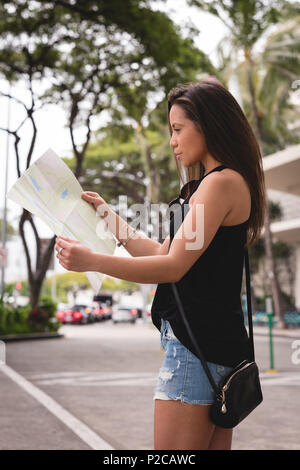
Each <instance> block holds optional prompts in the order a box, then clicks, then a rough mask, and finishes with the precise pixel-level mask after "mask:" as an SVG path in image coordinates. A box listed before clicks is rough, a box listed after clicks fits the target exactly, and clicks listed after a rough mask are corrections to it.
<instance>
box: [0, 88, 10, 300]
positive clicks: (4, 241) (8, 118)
mask: <svg viewBox="0 0 300 470" xmlns="http://www.w3.org/2000/svg"><path fill="white" fill-rule="evenodd" d="M10 92H11V85H10V84H9V91H8V95H9V97H8V108H7V136H6V163H5V179H4V204H3V221H2V248H4V249H5V245H6V211H7V203H6V193H7V180H8V161H9V137H10V135H9V132H8V131H9V129H10ZM4 290H5V262H4V263H3V265H2V267H1V298H2V299H3V296H4Z"/></svg>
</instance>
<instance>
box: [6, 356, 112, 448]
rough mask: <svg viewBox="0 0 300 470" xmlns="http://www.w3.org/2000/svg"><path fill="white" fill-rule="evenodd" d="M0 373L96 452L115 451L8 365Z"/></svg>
mask: <svg viewBox="0 0 300 470" xmlns="http://www.w3.org/2000/svg"><path fill="white" fill-rule="evenodd" d="M0 371H2V372H3V373H4V374H6V375H7V376H8V377H9V378H10V379H11V380H13V381H14V382H15V383H16V384H17V385H19V386H20V387H21V388H23V389H24V390H25V391H26V392H27V393H29V395H31V396H32V397H34V398H35V399H36V400H37V401H38V402H40V403H41V404H42V405H43V406H44V407H45V408H47V409H48V410H49V411H50V412H51V413H52V414H53V415H54V416H56V417H57V418H58V419H59V420H60V421H62V422H63V423H64V424H65V425H66V426H68V428H70V429H71V430H72V431H73V432H74V433H75V434H76V435H77V436H78V437H79V438H80V439H81V440H82V441H83V442H85V443H86V444H87V445H88V446H90V447H91V448H92V449H94V450H114V448H113V447H111V446H110V444H108V442H106V441H104V440H103V439H102V438H101V437H100V436H99V435H98V434H96V433H95V432H94V431H93V430H92V429H90V428H89V427H88V426H87V425H86V424H84V423H83V422H82V421H80V420H79V419H78V418H76V417H75V416H74V415H72V414H71V413H70V412H69V411H67V410H66V409H65V408H63V407H62V406H61V405H60V404H59V403H57V402H56V401H55V400H53V398H51V397H50V396H49V395H47V393H45V392H43V391H42V390H40V389H39V388H38V387H36V386H35V385H33V384H32V383H31V382H29V381H28V380H26V379H25V377H23V376H22V375H20V374H18V372H16V371H15V370H13V369H12V368H11V367H9V366H8V365H6V364H1V365H0Z"/></svg>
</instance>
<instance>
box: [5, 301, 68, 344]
mask: <svg viewBox="0 0 300 470" xmlns="http://www.w3.org/2000/svg"><path fill="white" fill-rule="evenodd" d="M56 309H57V304H56V302H53V300H52V299H51V297H49V296H44V297H41V299H40V301H39V304H38V306H37V308H35V309H32V308H31V306H30V305H26V306H25V307H20V306H17V307H13V306H12V305H10V304H6V303H4V302H3V301H2V300H1V299H0V335H9V334H24V333H34V332H40V333H42V332H56V331H57V330H58V328H59V327H60V325H61V323H60V322H59V321H58V320H57V318H56V315H55V313H56Z"/></svg>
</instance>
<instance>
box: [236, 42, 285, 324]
mask: <svg viewBox="0 0 300 470" xmlns="http://www.w3.org/2000/svg"><path fill="white" fill-rule="evenodd" d="M245 57H246V59H247V62H248V71H247V84H248V91H249V94H250V104H251V111H252V116H253V123H254V130H255V134H256V138H257V141H258V144H259V147H260V151H261V155H262V158H263V157H264V152H263V146H262V133H261V129H260V122H259V116H258V110H257V106H256V98H255V91H254V86H253V79H252V61H251V57H250V55H249V52H248V51H246V52H245ZM264 228H265V233H264V244H265V250H266V258H267V264H268V277H269V280H270V284H271V291H272V297H273V303H274V305H273V307H274V313H275V315H277V317H278V319H279V326H280V327H281V328H286V327H287V325H286V324H285V321H284V310H283V298H282V294H281V290H280V287H279V282H278V278H277V273H276V269H275V261H274V254H273V244H272V233H271V229H270V208H269V204H268V202H267V207H266V211H265V223H264Z"/></svg>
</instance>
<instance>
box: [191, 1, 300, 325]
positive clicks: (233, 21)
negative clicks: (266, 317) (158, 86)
mask: <svg viewBox="0 0 300 470" xmlns="http://www.w3.org/2000/svg"><path fill="white" fill-rule="evenodd" d="M188 3H189V4H190V5H196V6H198V7H199V8H201V9H202V10H205V11H208V12H210V13H211V14H213V15H215V16H217V17H218V18H220V19H221V21H222V22H223V23H224V24H225V26H227V27H228V29H229V35H230V41H231V44H232V45H233V46H234V48H235V50H236V53H237V54H239V55H240V56H242V61H243V71H244V74H243V88H244V90H245V91H246V93H247V96H248V113H247V114H248V116H249V119H250V121H251V123H252V125H253V129H254V132H255V134H256V138H257V140H258V143H259V146H260V150H261V154H262V156H264V155H265V153H264V127H263V126H262V116H261V115H260V112H259V96H258V94H257V92H256V81H257V77H258V70H257V67H258V64H257V63H256V60H255V47H256V46H257V44H258V41H260V40H261V39H262V38H263V37H264V35H265V33H266V32H267V30H268V29H269V27H270V26H272V25H278V24H279V23H280V21H282V20H283V19H287V18H289V17H291V16H292V15H299V14H300V3H299V2H297V3H294V4H290V3H288V2H287V1H283V0H277V1H276V2H275V1H262V0H227V1H226V2H225V1H224V0H218V1H214V0H209V1H207V0H206V1H202V0H188ZM293 46H296V48H298V49H299V44H298V45H297V41H294V42H293ZM284 47H289V46H285V45H284V43H281V48H284ZM275 50H276V49H275ZM266 57H268V58H269V60H268V61H267V60H266ZM263 59H264V60H266V62H265V64H261V65H264V67H263V68H262V70H264V71H266V70H267V74H266V75H265V79H270V75H272V76H273V78H274V77H276V78H275V81H274V87H275V89H276V90H277V88H276V87H278V83H279V81H280V80H281V81H284V79H285V83H286V86H288V87H291V81H290V79H287V75H286V73H287V67H286V65H284V56H283V55H282V54H278V53H277V54H276V53H274V42H273V48H272V45H270V44H269V48H266V49H265V55H262V57H261V60H263ZM227 62H228V63H227V65H228V64H229V63H230V62H231V70H233V71H234V67H232V61H231V60H230V61H229V60H228V61H227ZM296 62H297V61H296V60H294V58H290V63H289V65H290V66H291V68H292V69H293V70H296V68H297V64H296ZM280 64H281V65H280ZM227 72H228V70H227ZM266 91H267V92H268V93H269V90H268V89H267V90H266V89H265V88H264V92H265V94H266V95H267V94H268V93H266ZM275 96H276V93H275ZM245 112H247V108H246V109H245ZM264 230H265V232H264V244H265V250H266V257H267V261H268V265H269V268H268V275H269V280H270V284H271V290H272V296H273V302H274V311H275V314H276V315H277V316H278V318H279V322H280V323H279V324H280V326H281V327H282V328H284V327H285V326H286V325H285V322H284V312H283V297H282V294H281V290H280V286H279V282H278V277H277V274H276V267H275V261H274V255H273V248H272V232H271V230H270V208H269V207H267V208H266V211H265V224H264Z"/></svg>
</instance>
